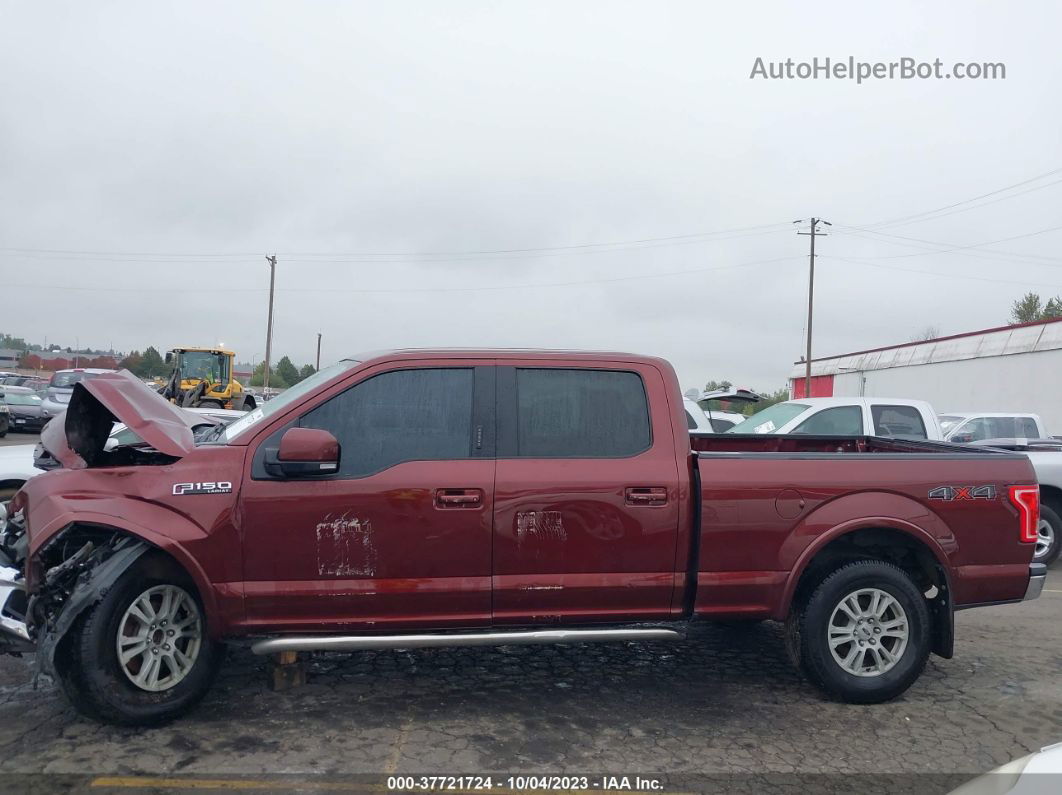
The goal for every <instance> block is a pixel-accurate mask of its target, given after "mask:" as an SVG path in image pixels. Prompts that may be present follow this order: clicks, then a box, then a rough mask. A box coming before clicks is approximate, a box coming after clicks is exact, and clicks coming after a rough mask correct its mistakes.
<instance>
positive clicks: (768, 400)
mask: <svg viewBox="0 0 1062 795" xmlns="http://www.w3.org/2000/svg"><path fill="white" fill-rule="evenodd" d="M753 391H754V392H755V391H756V390H753ZM758 394H760V395H762V396H763V400H761V401H760V402H759V403H749V404H748V406H747V407H746V408H745V410H744V411H743V412H742V413H743V414H748V415H752V414H755V413H756V412H757V411H763V410H764V409H766V408H770V407H771V406H773V405H774V404H775V403H784V402H785V401H787V400H789V388H788V387H782V388H781V389H776V390H775V391H774V392H759V393H758Z"/></svg>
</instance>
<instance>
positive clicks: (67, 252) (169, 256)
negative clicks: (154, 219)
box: [0, 222, 789, 262]
mask: <svg viewBox="0 0 1062 795" xmlns="http://www.w3.org/2000/svg"><path fill="white" fill-rule="evenodd" d="M788 226H789V225H788V224H787V223H784V222H779V223H773V224H758V225H756V226H746V227H738V228H735V229H719V230H716V231H713V232H693V233H690V234H683V235H670V236H666V237H646V238H639V239H634V240H620V241H612V242H604V243H579V244H574V245H567V246H538V247H532V248H508V249H480V250H468V251H407V252H383V251H381V252H371V251H356V252H337V251H325V252H309V251H287V252H284V251H281V252H278V254H277V255H278V256H282V257H284V258H285V259H286V260H290V259H293V258H297V257H310V258H314V259H316V258H320V257H337V258H340V257H342V258H347V257H349V258H352V259H350V260H347V259H335V260H323V261H325V262H328V261H333V262H346V261H352V262H359V261H363V260H361V259H357V258H372V257H383V258H399V259H417V258H421V257H483V256H497V255H506V254H537V253H548V252H571V251H583V250H587V249H596V248H609V247H623V246H640V245H643V244H652V243H668V242H673V241H683V240H688V241H690V242H700V241H698V240H696V238H711V237H715V236H718V235H731V234H738V233H742V232H757V231H769V230H772V229H778V230H781V229H784V228H788ZM0 251H2V252H8V253H12V254H29V255H37V254H49V255H57V256H76V257H96V256H99V257H122V258H134V259H142V258H145V257H163V258H165V259H162V260H159V261H161V262H171V261H173V260H174V259H175V258H176V259H187V260H194V259H200V258H202V259H226V258H232V257H248V258H249V257H254V258H255V259H254V260H253V261H255V262H257V261H259V260H258V259H257V257H259V256H261V255H260V254H258V253H257V252H228V253H220V252H218V253H188V252H183V253H182V252H158V251H155V252H147V251H90V250H79V249H45V248H13V247H5V248H0ZM116 261H123V260H116ZM247 261H251V260H247ZM364 261H376V260H364ZM384 261H387V260H386V259H385V260H384ZM440 261H445V260H440Z"/></svg>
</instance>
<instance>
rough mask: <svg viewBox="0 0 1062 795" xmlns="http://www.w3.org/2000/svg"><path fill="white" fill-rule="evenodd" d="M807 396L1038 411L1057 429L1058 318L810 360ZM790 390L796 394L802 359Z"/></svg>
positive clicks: (1061, 357) (1061, 362)
mask: <svg viewBox="0 0 1062 795" xmlns="http://www.w3.org/2000/svg"><path fill="white" fill-rule="evenodd" d="M811 375H812V378H811V396H812V397H828V396H831V395H838V396H845V395H852V396H856V395H866V396H868V397H902V398H913V399H917V400H928V401H929V402H930V403H932V404H933V408H935V409H936V410H937V412H938V413H940V414H945V413H947V412H950V411H956V412H966V411H1014V412H1032V413H1035V414H1039V415H1040V416H1041V417H1042V418H1043V420H1044V423H1045V424H1046V426H1047V430H1048V431H1049V432H1050V433H1052V434H1062V318H1055V319H1052V320H1041V321H1036V322H1033V323H1023V324H1020V325H1015V326H1001V327H999V328H992V329H985V330H983V331H971V332H968V333H966V334H953V335H952V336H949V337H939V338H937V339H933V340H927V341H925V342H909V343H905V344H903V345H892V346H889V347H886V348H874V349H872V350H867V351H856V352H855V353H846V354H842V355H840V356H831V357H828V358H823V359H813V360H812V362H811ZM789 391H790V395H792V396H793V397H794V398H799V397H803V396H804V363H803V362H799V363H797V364H796V365H794V366H793V371H792V372H791V373H790V378H789Z"/></svg>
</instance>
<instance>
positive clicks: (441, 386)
mask: <svg viewBox="0 0 1062 795" xmlns="http://www.w3.org/2000/svg"><path fill="white" fill-rule="evenodd" d="M472 384H473V370H472V368H436V369H421V370H395V371H392V372H389V373H381V374H380V375H377V376H373V377H372V378H369V379H367V380H365V381H362V382H361V383H358V384H355V385H354V386H352V387H351V388H350V389H348V390H346V391H345V392H342V393H340V394H339V395H336V396H335V397H334V398H332V399H331V400H329V401H327V402H326V403H323V404H321V405H320V406H318V407H317V408H315V409H313V410H312V411H311V412H309V413H308V414H305V415H304V416H303V417H302V419H301V420H300V421H299V425H300V426H301V427H303V428H321V429H322V430H326V431H328V432H329V433H331V434H332V435H333V436H335V437H336V439H337V440H338V441H339V444H340V471H339V475H340V477H364V476H365V475H371V474H372V473H374V472H380V471H382V470H384V469H387V468H388V467H391V466H394V465H395V464H400V463H402V462H403V461H450V460H454V459H461V458H469V457H470V455H471V449H472Z"/></svg>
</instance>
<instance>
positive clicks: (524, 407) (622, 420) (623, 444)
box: [516, 368, 652, 458]
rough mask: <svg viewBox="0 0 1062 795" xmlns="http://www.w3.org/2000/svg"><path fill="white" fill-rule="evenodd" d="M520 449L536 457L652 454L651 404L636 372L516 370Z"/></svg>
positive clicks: (600, 456) (523, 452)
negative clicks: (650, 452) (649, 450)
mask: <svg viewBox="0 0 1062 795" xmlns="http://www.w3.org/2000/svg"><path fill="white" fill-rule="evenodd" d="M516 429H517V430H516V433H517V438H516V450H517V455H519V456H525V457H532V458H624V457H626V456H631V455H635V454H637V453H640V452H642V451H644V450H648V449H649V447H650V445H651V443H652V438H651V432H650V429H649V403H648V401H647V400H646V397H645V386H644V385H643V384H642V379H641V377H640V376H639V375H638V374H637V373H630V372H624V371H618V370H576V369H548V368H517V370H516Z"/></svg>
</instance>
